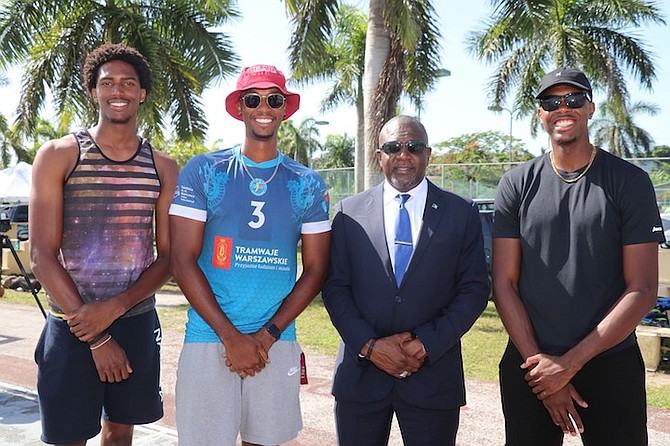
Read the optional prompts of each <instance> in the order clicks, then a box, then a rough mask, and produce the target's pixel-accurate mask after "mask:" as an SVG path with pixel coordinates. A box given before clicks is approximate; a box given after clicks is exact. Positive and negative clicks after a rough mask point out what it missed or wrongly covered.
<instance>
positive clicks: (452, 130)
mask: <svg viewBox="0 0 670 446" xmlns="http://www.w3.org/2000/svg"><path fill="white" fill-rule="evenodd" d="M238 3H239V9H240V12H241V17H240V18H239V19H238V20H235V21H234V22H231V23H228V24H226V25H225V26H224V27H223V28H222V29H223V31H224V32H226V33H228V34H229V35H230V37H231V40H232V42H233V44H234V49H235V51H236V52H237V54H238V55H239V56H240V58H241V62H240V65H241V66H248V65H252V64H257V63H266V64H271V65H275V66H277V67H278V68H279V69H280V70H282V71H284V73H285V74H287V75H290V72H289V69H288V57H287V54H288V51H287V48H288V44H289V41H290V23H289V19H288V18H287V15H286V11H285V8H284V3H283V2H282V1H280V0H254V1H250V0H245V1H242V0H240V1H239V2H238ZM349 3H351V4H355V5H361V6H362V7H363V8H366V7H367V6H366V4H367V2H365V1H363V0H358V1H350V2H349ZM433 4H434V6H435V9H436V12H437V15H438V26H439V29H440V30H441V33H442V40H441V47H442V52H441V56H442V59H441V62H442V66H443V67H444V68H446V69H448V70H450V71H451V76H450V77H444V78H440V79H438V81H437V83H436V86H435V89H434V90H433V91H432V92H430V93H428V94H427V95H426V97H425V98H424V105H425V107H424V110H423V111H422V112H421V120H422V121H423V123H424V124H425V126H426V128H427V130H428V135H429V138H430V142H431V143H436V142H439V141H444V140H446V139H449V138H453V137H457V136H460V135H462V134H465V133H474V132H483V131H488V130H493V131H500V132H502V133H503V134H508V133H509V128H510V115H509V113H507V112H502V113H501V114H495V113H493V112H491V111H489V110H488V108H487V107H488V105H489V101H488V99H487V96H486V93H485V89H486V85H487V81H488V79H489V77H490V76H491V74H492V73H493V67H492V66H487V65H486V64H485V63H483V62H479V61H477V60H475V59H474V58H473V57H472V56H470V55H469V54H468V53H467V50H466V47H465V44H464V40H465V37H466V35H467V33H468V32H469V31H471V30H473V29H475V28H477V27H479V26H481V20H482V19H483V18H484V17H485V15H486V14H487V13H488V12H489V11H490V6H489V1H488V0H469V1H468V4H467V7H464V5H460V6H456V4H455V2H451V1H444V0H434V1H433ZM658 4H659V5H661V8H662V11H663V14H664V15H665V18H666V20H668V21H670V0H663V1H660V2H658ZM637 35H640V36H642V37H644V39H645V41H646V43H647V45H648V48H649V49H650V50H651V51H652V52H653V53H654V54H655V61H656V62H657V66H656V70H657V72H656V73H657V80H656V83H655V85H654V91H653V92H648V91H640V90H639V89H638V88H637V87H635V86H634V85H633V79H632V78H630V79H629V91H630V93H631V99H632V100H634V101H637V100H640V101H647V102H653V103H656V104H657V105H658V106H659V107H660V108H661V112H660V113H659V114H658V115H656V116H655V117H646V116H640V117H638V119H637V124H638V125H639V126H641V127H642V128H644V129H645V130H647V131H648V132H650V133H651V135H652V137H653V138H654V141H655V144H657V145H661V144H665V145H670V39H668V35H670V33H668V27H667V26H662V27H659V26H655V27H648V28H645V29H643V30H640V31H639V32H638V33H637ZM11 79H12V81H13V82H12V84H11V85H10V86H8V87H2V88H0V95H2V97H3V98H4V100H3V101H2V102H1V103H0V112H2V113H4V114H5V116H12V114H13V112H14V109H15V107H16V104H17V102H18V90H19V89H20V82H19V80H18V79H16V78H15V77H14V76H12V78H11ZM235 81H236V78H235V77H231V78H228V79H225V80H222V81H221V82H219V83H218V84H217V85H215V86H213V87H211V88H209V89H208V90H206V91H205V93H204V95H203V103H204V105H205V110H206V112H207V115H208V120H209V123H210V130H209V134H208V140H209V141H210V142H211V141H214V140H218V139H220V140H221V141H222V144H223V145H224V146H227V145H233V144H236V143H238V142H241V141H242V140H243V138H244V128H243V125H242V124H241V123H240V122H239V121H237V120H235V119H233V118H232V117H230V116H229V115H228V114H227V113H226V112H225V109H224V99H225V97H226V95H227V94H228V93H229V92H230V91H232V90H233V89H234V88H235ZM327 87H328V86H327V84H322V85H316V86H313V87H310V88H299V89H295V88H294V90H295V91H297V92H298V93H300V94H301V107H300V110H299V111H298V112H297V113H296V114H295V115H294V116H293V118H292V119H294V121H296V122H300V121H302V120H303V119H305V118H307V117H313V118H315V119H317V120H324V121H328V122H329V124H328V125H327V126H322V127H320V129H321V135H322V137H324V139H325V135H326V134H329V133H345V132H346V133H348V134H349V135H350V136H353V135H354V134H355V130H356V113H355V109H354V108H353V107H344V108H340V109H338V110H336V111H334V112H331V113H326V114H321V113H319V104H320V101H321V99H322V98H323V97H324V95H325V92H326V91H327ZM603 99H604V98H603V97H602V94H598V93H596V95H595V98H594V100H595V102H596V104H598V103H599V102H601V101H602V100H603ZM401 111H402V112H403V113H406V114H416V110H414V108H413V107H412V106H411V104H409V102H407V101H404V102H402V103H401ZM596 117H597V111H596ZM529 122H530V118H529V117H526V118H522V119H520V120H514V121H513V123H512V133H513V136H514V137H515V138H519V139H521V140H523V141H524V142H525V143H526V147H527V148H528V149H529V150H530V151H531V152H532V153H536V154H539V153H540V149H541V148H543V147H544V148H546V147H547V138H546V135H545V134H544V133H543V132H542V131H541V130H540V132H539V135H538V138H536V139H533V138H531V136H530V131H529Z"/></svg>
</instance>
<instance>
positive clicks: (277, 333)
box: [263, 321, 281, 341]
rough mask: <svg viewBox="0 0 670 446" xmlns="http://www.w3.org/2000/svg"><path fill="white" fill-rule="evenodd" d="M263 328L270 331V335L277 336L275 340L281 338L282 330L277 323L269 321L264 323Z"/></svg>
mask: <svg viewBox="0 0 670 446" xmlns="http://www.w3.org/2000/svg"><path fill="white" fill-rule="evenodd" d="M263 328H265V329H266V330H267V331H268V333H270V336H272V337H273V338H275V341H278V340H279V338H280V337H281V330H279V327H277V326H276V325H275V324H273V323H272V322H270V321H268V322H266V323H265V325H263Z"/></svg>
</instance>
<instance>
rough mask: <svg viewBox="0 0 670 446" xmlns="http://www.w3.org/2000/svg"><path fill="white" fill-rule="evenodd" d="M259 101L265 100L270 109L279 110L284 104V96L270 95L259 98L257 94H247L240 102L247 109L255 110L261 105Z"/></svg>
mask: <svg viewBox="0 0 670 446" xmlns="http://www.w3.org/2000/svg"><path fill="white" fill-rule="evenodd" d="M261 99H265V101H266V102H267V103H268V105H269V106H270V108H281V107H282V106H283V105H284V103H285V102H286V98H285V97H284V95H281V94H279V93H271V94H269V95H267V96H261V95H259V94H258V93H247V94H245V95H244V96H242V102H244V105H245V106H246V107H247V108H257V107H258V106H259V105H261Z"/></svg>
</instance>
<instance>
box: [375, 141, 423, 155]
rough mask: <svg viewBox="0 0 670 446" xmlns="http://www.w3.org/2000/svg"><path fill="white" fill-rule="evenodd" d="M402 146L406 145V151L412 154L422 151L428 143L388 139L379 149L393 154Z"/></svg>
mask: <svg viewBox="0 0 670 446" xmlns="http://www.w3.org/2000/svg"><path fill="white" fill-rule="evenodd" d="M403 146H404V147H407V151H408V152H409V153H411V154H412V155H416V154H417V153H423V151H424V150H426V147H428V145H427V144H426V143H425V142H423V141H408V142H400V141H388V142H385V143H384V144H382V146H381V150H382V152H384V153H385V154H387V155H394V154H396V153H398V152H400V151H401V150H402V148H403Z"/></svg>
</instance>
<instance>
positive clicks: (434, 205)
mask: <svg viewBox="0 0 670 446" xmlns="http://www.w3.org/2000/svg"><path fill="white" fill-rule="evenodd" d="M430 207H432V208H433V209H437V207H438V206H437V203H433V204H432V205H431V206H430Z"/></svg>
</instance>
